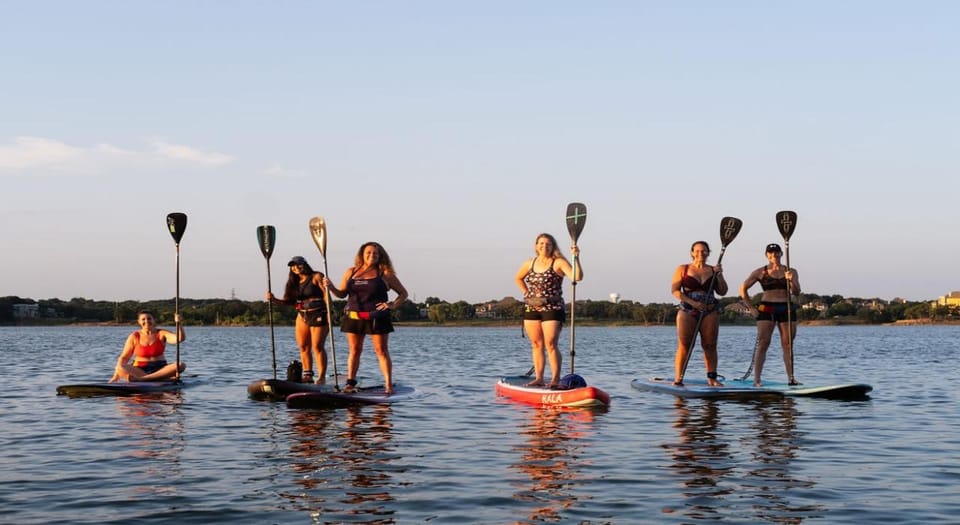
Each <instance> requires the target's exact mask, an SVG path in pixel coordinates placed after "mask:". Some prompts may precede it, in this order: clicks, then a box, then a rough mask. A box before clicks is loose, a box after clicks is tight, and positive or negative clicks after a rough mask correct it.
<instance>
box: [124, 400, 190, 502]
mask: <svg viewBox="0 0 960 525" xmlns="http://www.w3.org/2000/svg"><path fill="white" fill-rule="evenodd" d="M112 400H113V402H114V403H115V407H116V409H117V412H118V413H119V415H120V416H121V420H122V421H123V425H120V426H118V427H117V428H118V434H119V439H120V441H121V443H123V445H121V449H122V451H123V452H124V453H125V454H128V455H130V456H133V457H134V458H136V460H137V461H138V462H140V463H141V464H142V468H141V469H140V470H141V472H142V473H143V478H144V479H145V480H148V482H147V483H145V484H129V485H128V486H129V487H130V488H131V490H132V491H133V492H134V494H133V496H132V497H134V498H139V497H143V495H144V494H150V495H154V496H155V495H157V494H166V495H170V494H175V493H176V492H177V489H176V487H177V484H176V483H171V481H176V480H178V479H180V478H181V475H182V474H183V465H182V464H181V457H182V455H183V451H184V448H186V440H185V438H184V414H183V411H182V410H181V406H182V404H183V397H182V396H181V393H180V392H179V391H176V392H163V393H158V394H149V395H137V396H118V397H114V398H112Z"/></svg>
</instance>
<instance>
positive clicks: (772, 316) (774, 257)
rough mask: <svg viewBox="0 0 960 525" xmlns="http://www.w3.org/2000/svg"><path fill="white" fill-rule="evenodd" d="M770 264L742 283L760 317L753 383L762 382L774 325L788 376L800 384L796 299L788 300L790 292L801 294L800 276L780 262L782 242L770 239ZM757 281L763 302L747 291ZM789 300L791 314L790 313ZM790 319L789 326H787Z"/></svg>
mask: <svg viewBox="0 0 960 525" xmlns="http://www.w3.org/2000/svg"><path fill="white" fill-rule="evenodd" d="M766 255H767V264H766V265H765V266H761V267H760V268H757V269H756V270H754V271H753V272H751V273H750V275H749V276H747V279H746V280H745V281H743V284H741V285H740V300H741V301H742V302H743V305H744V306H746V307H747V308H749V309H750V313H751V314H753V316H754V317H756V318H757V347H756V349H755V352H754V359H753V385H754V386H762V384H763V383H762V382H761V381H760V376H761V375H763V363H764V361H765V360H766V358H767V348H769V347H770V340H771V339H772V338H773V326H774V323H776V325H777V329H778V330H779V331H780V346H781V347H783V364H784V366H785V367H786V370H787V380H788V381H789V383H790V384H791V385H799V384H800V383H798V382H797V379H796V377H794V375H793V355H792V353H793V339H794V337H796V336H797V313H796V307H797V303H795V302H794V303H792V304H790V303H788V301H787V299H788V297H787V293H790V294H793V295H800V276H799V275H797V271H796V269H793V268H787V267H786V266H784V265H783V264H782V263H781V262H780V257H781V256H782V255H783V251H782V250H781V249H780V245H779V244H776V243H771V244H768V245H767V249H766ZM756 283H760V287H761V288H763V295H762V296H761V297H760V306H759V307H756V306H754V305H753V303H751V302H750V295H749V294H748V293H747V291H748V290H749V289H750V287H751V286H753V285H754V284H756ZM788 304H789V305H790V306H789V308H790V310H792V311H790V315H789V316H788V315H787V311H788ZM788 320H789V326H787V324H788Z"/></svg>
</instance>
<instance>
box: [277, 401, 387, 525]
mask: <svg viewBox="0 0 960 525" xmlns="http://www.w3.org/2000/svg"><path fill="white" fill-rule="evenodd" d="M290 414H291V419H292V425H291V426H292V429H293V431H294V438H293V441H292V443H291V447H290V448H291V458H292V460H293V464H292V465H291V468H292V469H293V471H294V472H296V473H297V478H296V482H297V483H298V484H299V485H300V486H301V487H302V488H303V492H302V493H301V494H298V495H296V496H293V498H294V499H296V500H297V502H298V505H299V508H301V509H302V510H306V511H308V512H309V513H310V516H311V518H312V519H313V520H314V521H315V522H318V523H327V522H331V521H334V522H337V521H341V519H346V520H349V521H350V522H352V523H370V524H392V523H396V521H395V519H394V518H393V514H394V512H395V511H394V509H388V508H387V506H388V504H389V503H390V502H392V501H394V498H393V496H391V495H390V487H391V484H392V483H393V474H394V471H397V469H396V468H393V467H391V465H390V464H391V462H392V461H394V460H395V459H397V458H399V457H400V455H399V453H398V452H397V451H396V449H395V446H394V444H393V442H392V441H393V433H392V431H393V423H392V422H391V420H390V416H391V408H390V406H389V405H377V406H373V407H349V408H346V409H345V410H322V411H321V410H293V411H290ZM398 472H402V471H398ZM338 516H342V518H338Z"/></svg>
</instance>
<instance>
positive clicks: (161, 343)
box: [110, 311, 187, 383]
mask: <svg viewBox="0 0 960 525" xmlns="http://www.w3.org/2000/svg"><path fill="white" fill-rule="evenodd" d="M174 320H175V322H176V323H177V333H176V334H174V333H173V332H171V331H169V330H164V329H163V328H157V327H156V324H157V322H156V320H155V319H154V317H153V314H152V313H150V312H147V311H142V312H140V313H138V314H137V324H139V325H140V330H137V331H136V332H133V333H132V334H130V336H129V337H127V342H126V344H124V345H123V351H122V352H120V358H119V359H117V366H116V368H115V369H114V371H113V377H111V378H110V382H111V383H114V382H116V381H119V380H123V381H159V380H164V379H169V378H172V377H176V376H177V365H176V363H171V364H167V360H166V358H165V357H164V355H163V350H164V348H165V347H166V345H167V344H171V345H175V344H177V343H178V342H181V341H183V340H184V339H186V337H185V336H184V333H183V318H182V317H181V316H180V314H176V316H175V319H174ZM131 357H133V364H132V365H131V364H130V363H128V361H130V358H131ZM186 368H187V365H186V364H184V363H183V362H182V361H181V362H180V372H183V371H184V370H185V369H186Z"/></svg>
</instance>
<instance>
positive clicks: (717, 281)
mask: <svg viewBox="0 0 960 525" xmlns="http://www.w3.org/2000/svg"><path fill="white" fill-rule="evenodd" d="M713 280H714V283H713V289H714V290H715V291H716V292H717V293H718V294H720V295H727V292H729V291H730V287H729V286H728V285H727V280H726V279H725V278H724V277H723V267H722V266H720V265H719V264H717V265H716V266H714V267H713Z"/></svg>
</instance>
